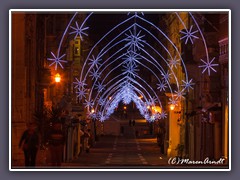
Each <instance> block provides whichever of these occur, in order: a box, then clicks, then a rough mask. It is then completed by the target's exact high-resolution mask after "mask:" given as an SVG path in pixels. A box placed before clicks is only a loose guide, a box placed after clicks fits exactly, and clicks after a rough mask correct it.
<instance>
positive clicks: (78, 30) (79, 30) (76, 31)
mask: <svg viewBox="0 0 240 180" xmlns="http://www.w3.org/2000/svg"><path fill="white" fill-rule="evenodd" d="M75 24H76V27H73V26H70V28H72V29H73V30H74V31H72V32H70V33H69V34H75V37H74V39H76V38H77V36H79V37H80V39H81V40H83V36H82V35H85V36H88V34H87V33H85V32H84V31H85V30H87V29H89V27H85V28H83V27H82V26H80V27H79V25H78V22H77V21H76V22H75Z"/></svg>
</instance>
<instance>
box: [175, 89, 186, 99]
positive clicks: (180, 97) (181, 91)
mask: <svg viewBox="0 0 240 180" xmlns="http://www.w3.org/2000/svg"><path fill="white" fill-rule="evenodd" d="M174 92H175V93H176V96H177V97H176V100H180V99H184V98H185V97H184V94H185V93H184V91H183V90H178V91H174Z"/></svg>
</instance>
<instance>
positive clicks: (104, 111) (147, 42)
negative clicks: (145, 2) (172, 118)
mask: <svg viewBox="0 0 240 180" xmlns="http://www.w3.org/2000/svg"><path fill="white" fill-rule="evenodd" d="M131 13H133V15H132V16H128V17H127V18H126V19H125V20H124V21H122V22H120V23H119V24H117V25H115V26H114V27H113V28H112V29H110V30H109V31H107V32H106V34H104V35H103V36H102V37H101V38H100V39H99V41H97V42H96V43H95V44H94V45H93V46H92V47H91V49H90V50H89V52H88V54H87V57H86V59H85V61H84V63H83V66H82V67H81V73H80V77H79V79H77V78H75V80H76V81H75V82H73V83H74V88H76V94H77V97H79V98H80V99H84V100H85V103H84V105H85V107H86V108H87V109H88V111H91V110H94V112H93V113H91V112H89V117H90V118H94V119H98V120H100V121H101V122H103V121H105V120H106V119H108V118H109V117H110V115H111V114H112V113H114V111H115V109H116V108H117V107H118V104H119V103H121V102H123V103H124V104H129V103H130V102H133V103H135V105H136V107H137V108H138V110H139V112H140V114H141V115H142V116H143V117H144V118H145V119H146V120H148V121H155V120H157V119H165V118H166V117H167V113H166V112H165V111H164V110H163V109H164V108H166V107H163V106H162V103H161V99H160V97H159V96H158V93H156V92H155V88H153V87H152V85H153V84H154V86H157V89H158V90H159V91H160V92H161V91H166V89H168V90H169V92H170V94H171V97H170V98H169V102H168V104H173V105H176V106H177V105H178V102H179V101H181V100H184V95H185V93H186V91H189V90H190V89H193V87H192V86H193V85H194V83H193V82H192V81H193V80H192V79H190V80H189V79H188V72H187V69H186V66H185V63H184V60H183V59H182V56H181V53H182V51H181V50H180V49H179V48H178V47H177V46H176V45H175V43H174V42H173V40H172V39H170V37H169V36H168V34H166V33H164V31H163V30H161V29H160V28H159V27H158V26H157V25H155V24H153V23H152V22H151V21H149V20H147V19H146V18H145V17H142V16H143V15H144V14H143V12H129V13H128V15H129V14H131ZM91 14H92V13H90V14H89V15H88V16H87V18H86V19H85V20H84V21H83V22H82V23H81V25H80V24H78V21H74V20H75V17H76V15H77V13H75V14H74V16H73V17H72V19H71V20H70V22H69V24H68V26H67V28H66V30H65V31H64V35H63V36H65V35H66V33H67V32H68V31H71V32H70V33H69V34H70V35H72V34H73V35H74V39H76V38H77V37H80V39H81V41H83V37H84V36H88V34H87V33H86V31H87V30H88V29H89V27H84V26H85V23H86V21H87V19H88V18H89V17H90V16H91ZM175 14H176V16H177V18H178V19H179V21H180V22H181V23H182V25H183V27H184V30H182V31H180V33H181V34H182V37H181V38H180V40H183V41H185V44H187V43H188V42H189V41H190V42H191V43H192V44H193V42H194V40H195V39H199V41H200V40H202V41H203V44H204V47H205V51H206V61H204V60H202V59H201V61H202V62H203V63H204V65H201V66H199V67H200V68H204V69H203V71H202V73H204V72H205V71H208V75H210V71H214V72H216V70H215V69H214V67H215V66H218V64H213V61H214V59H215V58H213V59H212V60H211V61H209V57H208V52H207V46H206V42H205V39H204V37H203V34H202V32H201V29H200V28H199V26H198V24H197V22H196V20H195V19H194V17H193V15H192V14H191V13H189V14H190V17H191V18H192V20H193V22H194V23H195V25H194V26H193V25H191V26H190V28H189V30H188V28H187V27H186V25H185V23H184V22H183V20H182V19H181V16H179V15H178V13H175ZM141 15H142V16H141ZM74 22H75V24H74V25H71V24H72V23H74ZM193 27H196V28H197V30H193ZM153 31H154V32H153ZM197 33H199V34H200V35H201V39H200V38H199V37H198V36H197V35H196V34H197ZM160 37H161V38H160ZM64 39H67V38H64V37H62V39H61V41H60V45H59V48H58V52H57V55H56V56H55V55H54V54H53V53H51V54H52V56H53V58H48V60H50V61H53V63H52V64H50V66H52V65H53V64H55V69H57V67H58V65H59V66H61V67H62V68H63V66H62V64H61V63H66V62H67V61H66V60H62V58H63V57H64V56H65V54H64V55H62V56H59V52H60V49H61V45H62V43H63V40H64ZM163 39H164V40H163ZM106 41H107V42H106ZM169 49H172V50H171V51H170V50H169ZM96 53H97V54H96ZM163 53H164V54H166V56H167V57H169V59H166V58H165V56H163ZM179 68H181V69H180V70H181V71H182V72H183V76H184V77H181V78H180V77H179V74H177V71H178V70H179ZM140 69H141V70H142V69H144V72H145V71H146V72H148V74H151V78H152V77H153V78H154V79H155V82H154V83H150V82H149V81H148V80H146V79H148V77H145V74H144V73H141V71H140ZM100 79H101V81H100ZM182 79H184V80H182ZM87 80H88V81H87ZM89 80H92V82H91V83H90V82H89ZM87 82H88V87H89V88H90V89H87V88H86V86H87ZM172 84H175V85H176V87H174V88H173V87H171V86H172ZM173 91H174V92H173ZM162 94H163V93H162ZM155 106H160V108H161V109H162V111H161V113H155V114H154V113H153V114H152V112H151V110H150V109H149V107H153V108H154V107H155Z"/></svg>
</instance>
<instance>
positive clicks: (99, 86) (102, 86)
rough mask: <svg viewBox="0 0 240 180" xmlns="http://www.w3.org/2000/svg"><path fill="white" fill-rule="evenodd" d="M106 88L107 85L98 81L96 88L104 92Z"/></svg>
mask: <svg viewBox="0 0 240 180" xmlns="http://www.w3.org/2000/svg"><path fill="white" fill-rule="evenodd" d="M104 88H105V86H104V85H103V84H102V83H100V82H98V84H97V85H96V88H95V89H97V90H98V92H102V91H103V90H104Z"/></svg>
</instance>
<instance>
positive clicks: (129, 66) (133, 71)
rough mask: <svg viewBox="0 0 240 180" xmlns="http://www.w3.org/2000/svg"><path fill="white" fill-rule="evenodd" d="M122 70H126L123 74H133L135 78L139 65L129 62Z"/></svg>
mask: <svg viewBox="0 0 240 180" xmlns="http://www.w3.org/2000/svg"><path fill="white" fill-rule="evenodd" d="M122 71H124V72H123V74H127V75H129V76H133V77H134V78H135V76H136V75H137V72H138V71H139V69H137V65H134V64H132V63H128V64H126V65H123V70H122Z"/></svg>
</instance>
